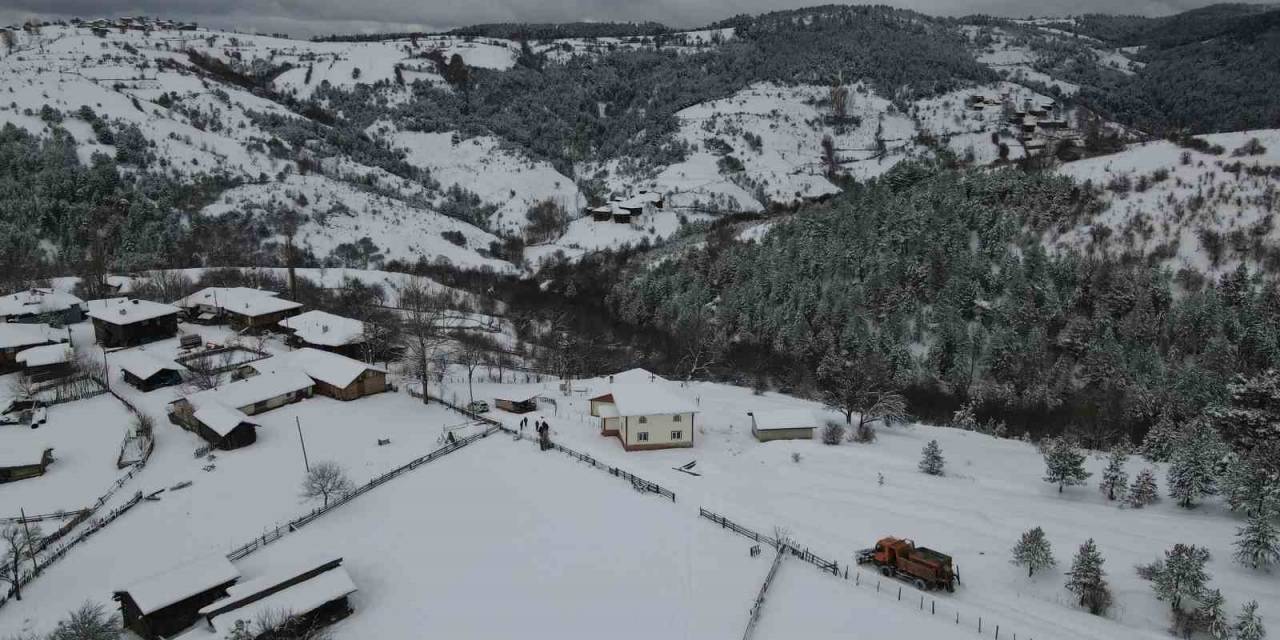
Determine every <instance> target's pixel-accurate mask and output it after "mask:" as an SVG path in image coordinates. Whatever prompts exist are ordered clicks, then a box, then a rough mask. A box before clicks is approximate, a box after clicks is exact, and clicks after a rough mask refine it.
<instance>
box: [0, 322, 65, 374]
mask: <svg viewBox="0 0 1280 640" xmlns="http://www.w3.org/2000/svg"><path fill="white" fill-rule="evenodd" d="M68 339H69V337H68V334H67V331H66V330H65V329H54V328H53V327H50V326H49V325H44V324H18V323H13V322H7V323H0V374H4V373H11V372H14V371H20V370H22V368H23V364H22V363H21V362H18V354H19V353H22V352H24V351H27V350H28V349H31V348H33V347H41V346H45V345H53V344H59V343H62V342H67V340H68Z"/></svg>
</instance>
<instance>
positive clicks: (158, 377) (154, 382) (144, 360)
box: [112, 349, 182, 392]
mask: <svg viewBox="0 0 1280 640" xmlns="http://www.w3.org/2000/svg"><path fill="white" fill-rule="evenodd" d="M112 364H114V365H115V367H116V368H117V369H119V370H120V376H121V377H122V378H123V379H124V381H125V382H127V383H129V384H130V385H132V386H133V387H135V388H137V389H138V390H140V391H143V392H148V391H155V390H156V389H159V388H160V387H170V386H173V385H177V384H181V383H182V366H181V365H179V364H178V363H176V362H174V361H172V360H167V359H160V358H156V357H154V356H152V355H151V354H149V353H147V352H146V351H139V350H136V349H134V350H129V351H121V352H119V353H117V354H116V355H115V357H114V359H113V361H112Z"/></svg>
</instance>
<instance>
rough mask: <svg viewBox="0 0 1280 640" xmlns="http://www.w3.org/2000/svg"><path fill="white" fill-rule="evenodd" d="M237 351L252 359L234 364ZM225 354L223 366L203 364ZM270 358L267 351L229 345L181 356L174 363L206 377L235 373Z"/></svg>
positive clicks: (237, 361)
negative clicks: (229, 372)
mask: <svg viewBox="0 0 1280 640" xmlns="http://www.w3.org/2000/svg"><path fill="white" fill-rule="evenodd" d="M237 351H244V352H245V353H248V354H251V355H250V357H248V358H245V359H244V360H236V361H235V362H232V360H234V358H233V357H232V356H234V354H235V353H236V352H237ZM224 354H225V358H222V359H223V360H225V361H224V362H223V363H222V364H218V363H216V362H214V363H212V366H210V365H206V364H203V363H202V362H201V361H203V360H205V359H215V360H216V359H218V358H217V356H219V355H224ZM270 357H271V354H269V353H266V352H265V351H258V350H257V349H250V348H249V347H246V346H244V345H228V346H222V347H214V348H212V349H204V350H202V351H197V352H195V353H190V354H187V355H185V356H180V357H178V358H176V359H174V362H177V363H178V364H180V365H182V366H184V367H186V368H188V369H191V370H192V371H196V372H199V373H203V374H205V375H210V376H212V375H217V374H220V373H226V372H228V371H234V370H236V369H239V368H240V367H243V366H244V365H246V364H249V363H251V362H257V361H259V360H265V359H267V358H270Z"/></svg>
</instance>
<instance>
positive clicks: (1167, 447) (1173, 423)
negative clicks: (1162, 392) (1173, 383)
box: [1139, 413, 1186, 462]
mask: <svg viewBox="0 0 1280 640" xmlns="http://www.w3.org/2000/svg"><path fill="white" fill-rule="evenodd" d="M1185 425H1186V423H1185V422H1182V421H1179V420H1175V419H1174V418H1173V417H1171V416H1169V415H1168V414H1167V413H1166V414H1164V415H1161V416H1160V419H1159V420H1158V421H1156V423H1155V424H1153V425H1151V429H1149V430H1148V431H1147V435H1146V437H1144V438H1143V439H1142V447H1141V448H1140V449H1139V452H1140V453H1141V454H1142V457H1144V458H1146V459H1147V460H1148V461H1150V462H1168V461H1169V459H1170V458H1172V457H1173V452H1174V451H1176V450H1177V448H1178V441H1179V440H1181V439H1182V437H1183V432H1184V431H1185V430H1186V426H1185Z"/></svg>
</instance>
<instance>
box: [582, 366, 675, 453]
mask: <svg viewBox="0 0 1280 640" xmlns="http://www.w3.org/2000/svg"><path fill="white" fill-rule="evenodd" d="M610 378H612V380H613V381H612V382H611V383H610V385H609V391H608V393H605V394H602V395H599V396H596V397H594V398H591V400H590V402H591V415H593V416H595V417H597V418H599V419H600V433H601V435H606V436H617V438H618V440H619V441H621V442H622V448H623V449H626V450H627V451H639V450H645V449H671V448H676V447H692V446H693V430H694V428H695V424H694V417H695V416H696V415H697V413H698V409H697V407H696V406H694V403H692V402H690V401H689V400H688V399H686V398H685V397H683V396H681V395H680V394H679V393H677V392H676V391H675V389H674V388H673V387H672V385H671V384H670V383H668V382H667V381H666V380H664V379H662V378H660V377H658V376H655V375H653V374H651V373H649V372H648V371H644V370H643V369H632V370H631V371H626V372H623V373H621V374H616V375H613V376H610Z"/></svg>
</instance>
